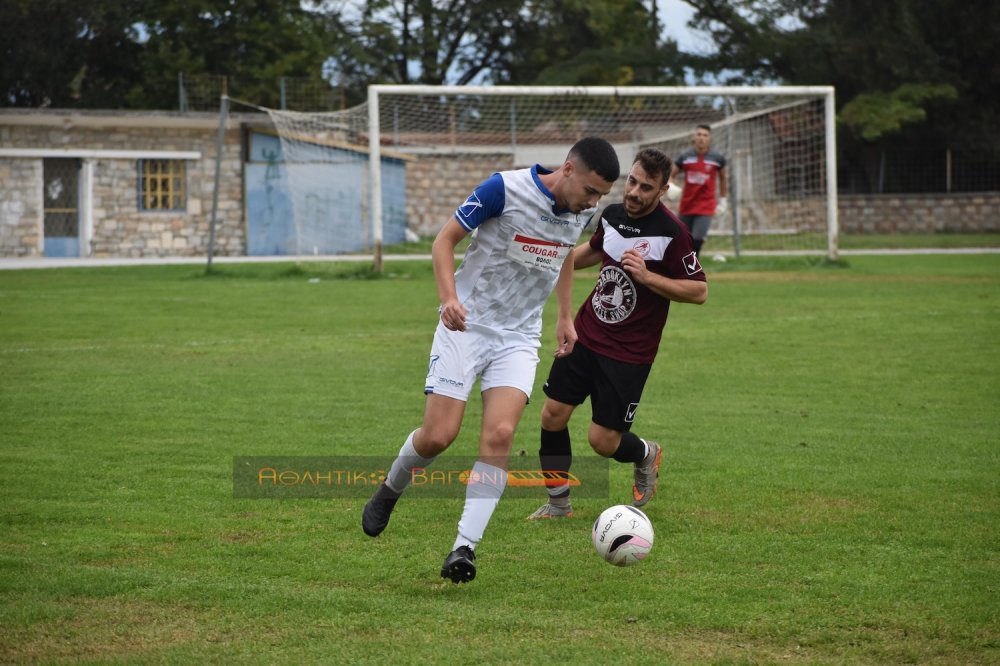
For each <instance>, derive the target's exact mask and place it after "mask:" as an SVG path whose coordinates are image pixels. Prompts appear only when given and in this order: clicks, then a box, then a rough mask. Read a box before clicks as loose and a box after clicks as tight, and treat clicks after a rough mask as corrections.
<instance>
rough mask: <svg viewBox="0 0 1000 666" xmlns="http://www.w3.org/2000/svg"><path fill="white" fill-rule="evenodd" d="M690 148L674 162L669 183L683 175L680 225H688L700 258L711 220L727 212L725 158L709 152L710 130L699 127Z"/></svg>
mask: <svg viewBox="0 0 1000 666" xmlns="http://www.w3.org/2000/svg"><path fill="white" fill-rule="evenodd" d="M691 143H692V144H693V146H692V147H691V148H688V149H687V150H685V151H684V152H682V153H681V154H680V155H678V156H677V159H675V160H674V167H673V169H672V170H671V172H670V180H673V179H674V178H675V177H676V176H677V174H678V173H680V172H681V171H683V172H684V183H683V187H684V192H683V194H682V195H681V203H680V207H679V208H678V211H679V212H680V218H681V221H682V222H684V224H686V225H687V228H688V229H689V230H690V231H691V235H692V236H693V237H694V251H695V253H696V254H698V255H699V256H700V255H701V246H702V244H703V243H704V242H705V237H706V236H708V229H709V227H711V226H712V216H714V215H725V213H726V209H727V208H728V203H727V201H728V200H727V199H726V197H727V195H728V193H729V173H728V169H726V158H725V157H723V155H722V153H720V152H718V151H716V150H713V149H712V128H711V127H709V126H708V125H698V126H697V127H696V128H695V130H694V136H693V137H692V139H691ZM716 181H718V183H719V189H718V192H719V198H718V200H716V196H715V193H716V189H715V184H716Z"/></svg>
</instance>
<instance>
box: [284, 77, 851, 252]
mask: <svg viewBox="0 0 1000 666" xmlns="http://www.w3.org/2000/svg"><path fill="white" fill-rule="evenodd" d="M270 113H271V117H272V119H273V122H274V123H275V126H276V127H277V129H278V133H279V135H280V137H281V145H282V149H283V151H284V160H285V163H286V166H287V174H288V179H289V186H290V187H289V189H290V191H291V193H292V199H293V206H292V207H293V209H294V216H295V219H296V222H295V226H296V232H297V234H298V240H297V247H298V251H299V252H300V253H303V254H314V253H324V254H325V253H331V252H342V251H351V250H357V249H361V248H366V249H368V248H371V249H373V250H374V251H375V254H376V263H377V264H380V262H381V252H382V246H383V245H392V244H393V243H396V242H400V241H402V240H403V239H404V238H405V236H406V235H407V234H408V233H409V234H416V235H419V236H430V235H433V234H435V233H436V232H437V230H438V229H439V228H440V227H441V225H442V224H444V223H445V222H446V221H447V220H448V219H449V218H450V216H451V215H452V213H453V212H454V210H455V208H456V207H457V205H458V204H459V203H461V202H462V201H464V200H465V198H466V197H467V196H468V194H469V192H470V191H472V189H473V188H474V187H475V186H476V185H478V184H479V183H480V182H481V181H482V180H483V179H485V178H486V177H487V176H489V175H490V174H492V173H493V172H495V171H500V170H505V169H511V168H518V167H525V166H530V165H532V164H536V163H537V164H541V165H543V166H547V167H550V168H551V167H556V166H559V165H560V164H561V163H562V161H563V160H564V159H565V156H566V152H567V151H568V149H569V147H570V146H571V145H572V144H573V143H574V142H575V141H576V140H577V139H579V138H581V137H584V136H590V135H596V136H601V137H603V138H605V139H607V140H608V141H610V142H611V143H612V144H613V145H614V146H615V148H616V150H617V152H618V154H619V159H620V161H621V163H622V166H623V169H622V173H623V175H622V179H621V180H620V181H619V183H618V184H617V185H616V187H615V188H614V189H613V190H612V192H611V194H609V195H608V196H607V197H605V199H604V202H616V201H620V200H621V196H622V187H623V184H624V176H625V174H626V173H627V171H628V168H627V166H628V165H630V164H631V163H632V159H633V157H634V156H635V154H636V153H637V152H638V151H640V150H642V149H643V148H647V147H657V148H660V149H662V150H664V151H665V152H666V153H667V154H668V155H670V156H671V158H675V157H676V156H677V155H678V154H679V153H680V152H681V151H683V150H684V149H686V148H688V147H689V146H690V145H691V137H692V135H693V131H694V128H695V126H696V125H698V124H707V125H710V126H711V127H712V146H713V148H714V149H715V150H717V151H719V152H721V153H722V154H723V155H724V156H725V157H726V159H727V168H728V170H729V185H730V191H729V204H730V205H729V209H728V211H726V212H725V213H724V214H722V215H716V217H715V219H714V220H713V224H712V229H711V232H710V234H709V238H708V240H707V241H706V244H705V248H704V250H703V252H707V253H712V254H714V253H721V254H740V253H745V254H763V253H789V254H792V253H798V254H821V255H827V256H830V257H835V256H836V253H837V202H836V190H837V188H836V162H835V154H836V151H835V143H834V142H835V135H834V118H833V89H832V88H829V87H760V88H758V87H737V88H733V87H687V88H683V87H681V88H674V87H632V88H629V87H626V88H611V87H549V86H547V87H534V86H526V87H514V86H492V87H468V86H395V85H392V86H390V85H376V86H371V87H370V88H369V92H368V102H367V103H366V104H364V105H362V106H360V107H356V108H354V109H350V110H347V111H342V112H338V113H292V112H278V111H270ZM666 203H667V205H668V206H669V207H671V208H673V209H674V210H676V204H675V203H672V202H666ZM345 241H346V243H345Z"/></svg>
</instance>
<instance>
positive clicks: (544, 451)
mask: <svg viewBox="0 0 1000 666" xmlns="http://www.w3.org/2000/svg"><path fill="white" fill-rule="evenodd" d="M538 461H539V462H540V463H541V464H542V470H544V471H545V472H547V473H548V474H551V476H547V477H546V479H545V485H546V487H547V488H548V489H549V496H550V497H552V498H553V499H555V498H563V497H568V496H569V483H568V481H567V479H568V475H569V468H570V465H572V464H573V446H572V444H571V443H570V438H569V429H568V428H563V429H562V430H556V431H552V430H546V429H545V428H542V436H541V448H539V449H538ZM557 488H559V490H558V491H557V492H556V494H555V495H553V494H552V491H553V490H556V489H557Z"/></svg>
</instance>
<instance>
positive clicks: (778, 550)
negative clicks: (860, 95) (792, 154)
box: [0, 255, 1000, 664]
mask: <svg viewBox="0 0 1000 666" xmlns="http://www.w3.org/2000/svg"><path fill="white" fill-rule="evenodd" d="M386 269H387V271H386V274H385V275H382V276H376V275H374V274H372V273H371V272H370V271H369V270H368V269H367V268H365V267H359V266H357V265H349V264H326V263H316V264H302V265H297V266H296V265H290V264H286V265H225V266H221V267H218V268H217V269H216V270H215V272H214V273H213V274H212V275H211V276H207V277H206V276H204V275H203V269H201V268H199V267H191V266H182V267H176V266H175V267H129V268H92V269H60V270H22V271H4V272H0V377H2V381H0V424H2V427H0V469H2V470H3V472H4V478H3V483H2V484H0V506H2V507H3V508H2V511H0V519H2V532H0V535H2V536H0V592H2V594H0V628H2V631H0V662H18V663H31V662H43V663H59V662H75V663H109V662H123V661H124V662H130V663H184V664H189V663H203V662H241V663H242V662H250V663H331V662H334V663H345V664H347V663H372V664H375V663H398V664H417V663H421V664H423V663H509V664H522V663H554V662H559V661H565V662H572V663H594V664H607V663H611V662H613V661H622V662H625V663H677V664H758V663H791V664H845V663H859V664H861V663H863V664H875V663H921V664H923V663H932V664H994V663H998V662H1000V537H998V530H997V525H998V524H1000V449H998V447H997V441H998V433H1000V415H998V414H1000V409H998V408H1000V347H998V345H997V341H998V340H1000V257H997V256H995V255H993V256H959V257H948V256H930V257H917V256H912V257H851V258H849V259H848V260H845V261H841V262H837V263H835V264H829V263H826V262H822V261H818V260H808V259H756V260H751V259H746V260H741V261H730V262H727V263H726V264H720V265H717V264H711V265H709V267H708V270H709V271H710V297H709V301H708V303H707V304H706V305H705V306H702V307H694V306H684V305H675V306H674V309H673V310H672V313H671V319H670V323H669V324H668V328H667V332H666V335H665V337H664V341H663V344H662V351H661V354H660V358H659V360H658V362H657V365H656V366H655V367H654V370H653V373H652V375H651V377H650V381H649V383H648V384H647V389H646V393H645V396H644V400H643V404H642V407H641V409H640V410H639V414H638V418H637V422H636V426H635V431H636V432H637V433H638V434H639V435H640V436H651V437H655V438H657V439H659V440H660V441H663V442H665V443H666V458H665V460H666V462H665V467H664V469H663V473H662V477H661V489H660V492H659V493H658V494H657V497H656V498H655V499H654V500H653V502H652V503H651V504H650V505H649V506H648V509H649V510H648V513H649V515H650V517H651V519H652V520H653V523H654V525H655V526H656V530H657V532H656V545H655V547H654V549H653V553H652V555H651V557H650V559H648V560H647V561H646V562H644V563H643V564H641V565H640V566H637V567H633V568H630V569H616V568H613V567H610V566H608V565H606V564H605V563H603V562H602V561H601V560H600V559H599V558H598V557H597V556H596V555H595V554H594V553H593V552H592V549H591V546H590V538H589V531H590V524H591V522H592V520H593V519H594V517H596V515H597V514H598V513H599V512H600V510H601V509H603V508H604V507H605V506H606V505H608V504H610V503H618V502H624V501H627V497H628V493H629V486H630V470H628V469H626V468H625V467H624V466H620V465H613V466H612V492H611V496H610V497H608V498H607V499H596V498H595V499H580V500H578V502H577V503H576V504H575V508H576V511H577V515H578V517H577V518H575V519H572V520H569V521H564V522H560V523H554V524H534V523H528V522H527V521H525V520H524V517H525V516H526V515H527V514H528V513H530V512H531V511H532V510H533V509H535V508H536V507H537V505H538V503H539V502H540V499H541V498H539V500H537V501H536V500H528V499H511V498H507V499H505V500H504V501H502V502H501V503H500V506H499V508H498V510H497V512H496V514H495V515H494V517H493V521H492V523H491V524H490V527H489V529H488V531H487V534H486V539H485V540H484V542H483V543H482V544H481V546H480V548H479V558H478V560H477V563H478V564H479V567H480V568H479V576H478V577H477V579H476V580H475V581H474V582H473V583H471V584H469V585H465V586H454V585H452V584H450V583H447V584H445V583H442V582H440V578H439V577H438V568H439V567H440V564H441V561H442V559H443V558H444V556H445V554H446V553H447V551H448V550H449V549H450V547H451V543H452V540H453V539H454V531H455V523H456V522H457V520H458V517H459V513H460V511H461V500H459V499H420V498H415V497H413V498H409V500H410V501H407V498H404V499H403V501H401V502H400V504H399V506H398V508H397V513H396V515H395V516H394V517H393V522H392V524H391V525H390V527H389V529H388V530H387V531H386V533H385V534H384V535H383V536H382V537H380V538H379V539H376V540H371V539H368V538H367V537H365V536H364V535H363V534H362V532H361V530H360V527H359V516H360V510H361V506H362V504H363V501H364V500H363V499H361V498H348V499H333V500H236V499H233V492H232V459H233V457H234V456H252V455H283V456H296V455H302V456H307V455H308V456H317V455H320V456H335V455H371V456H378V457H380V458H383V459H384V460H385V461H386V463H388V461H389V460H391V458H392V457H393V455H394V454H395V451H396V450H397V449H398V448H399V445H400V444H401V442H402V439H403V438H404V437H405V435H406V433H407V432H409V430H410V429H412V428H413V427H415V426H416V425H417V424H418V423H419V419H420V415H421V413H422V405H423V397H422V393H421V388H422V380H423V377H424V374H425V371H426V362H427V356H426V355H427V352H428V349H429V346H430V339H431V334H432V332H433V326H434V322H435V317H436V315H435V308H436V292H435V289H434V285H433V280H432V276H431V272H430V268H429V265H428V262H426V261H425V262H388V263H387V265H386ZM578 277H579V279H578V281H577V283H576V295H575V298H576V301H577V302H579V301H580V300H581V299H582V298H583V297H584V296H585V295H586V292H587V290H588V289H589V287H590V286H591V282H592V280H593V278H594V272H593V271H592V270H591V271H584V272H581V273H580V274H579V276H578ZM547 316H548V318H549V322H548V326H547V329H546V339H545V346H544V348H543V350H542V354H543V361H542V364H541V366H540V368H539V376H538V378H537V382H536V391H535V401H534V402H533V404H532V405H531V406H530V407H529V408H528V410H527V412H526V413H525V417H524V420H523V422H522V425H521V428H520V430H519V432H518V436H517V442H516V448H517V449H524V450H526V452H527V455H528V456H529V459H531V458H532V457H533V456H534V452H535V451H536V450H537V431H538V409H539V406H540V403H541V395H542V393H541V389H540V386H541V382H542V380H543V379H544V376H545V374H546V372H547V370H548V358H549V350H550V349H551V347H552V343H551V337H549V336H551V333H552V327H551V316H552V312H551V309H550V311H549V312H547ZM479 414H480V411H479V404H478V402H476V401H473V402H471V403H470V405H469V409H468V414H467V422H466V428H465V429H464V431H463V433H462V435H461V436H460V438H459V441H458V442H456V444H455V445H454V447H453V448H452V450H451V451H450V452H449V453H448V454H446V455H473V454H474V451H475V440H476V437H477V432H478V417H479ZM586 414H587V408H586V407H585V408H584V410H583V411H582V412H581V413H580V414H579V415H578V418H577V419H576V420H575V421H574V422H573V424H572V434H573V438H574V442H575V445H576V450H577V455H578V456H581V457H583V456H592V455H594V454H593V453H591V452H590V451H589V450H588V447H587V446H586V444H585V432H586V422H587V419H586Z"/></svg>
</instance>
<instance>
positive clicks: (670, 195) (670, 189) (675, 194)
mask: <svg viewBox="0 0 1000 666" xmlns="http://www.w3.org/2000/svg"><path fill="white" fill-rule="evenodd" d="M682 194H684V188H683V187H677V186H676V185H674V184H673V183H669V184H668V185H667V201H677V200H678V199H680V198H681V195H682Z"/></svg>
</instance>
